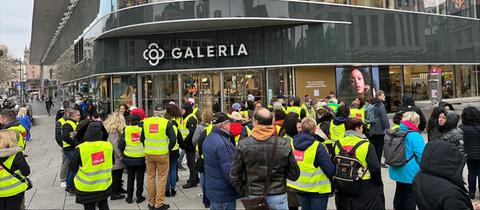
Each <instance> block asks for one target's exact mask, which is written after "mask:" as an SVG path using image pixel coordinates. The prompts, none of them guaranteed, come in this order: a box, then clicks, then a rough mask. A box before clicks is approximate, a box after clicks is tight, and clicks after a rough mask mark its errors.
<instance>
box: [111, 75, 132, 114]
mask: <svg viewBox="0 0 480 210" xmlns="http://www.w3.org/2000/svg"><path fill="white" fill-rule="evenodd" d="M121 104H127V105H128V106H129V107H131V106H137V76H136V75H124V76H115V77H113V109H114V110H116V109H117V108H118V107H119V106H120V105H121Z"/></svg>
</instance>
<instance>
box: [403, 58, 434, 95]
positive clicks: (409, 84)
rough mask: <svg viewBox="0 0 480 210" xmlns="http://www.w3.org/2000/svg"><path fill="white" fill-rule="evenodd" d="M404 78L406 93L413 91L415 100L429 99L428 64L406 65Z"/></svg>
mask: <svg viewBox="0 0 480 210" xmlns="http://www.w3.org/2000/svg"><path fill="white" fill-rule="evenodd" d="M403 80H404V88H405V90H404V91H405V93H411V94H413V95H414V96H415V100H428V66H404V67H403Z"/></svg>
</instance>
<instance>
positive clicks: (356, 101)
mask: <svg viewBox="0 0 480 210" xmlns="http://www.w3.org/2000/svg"><path fill="white" fill-rule="evenodd" d="M350 108H352V109H359V108H360V102H359V101H358V100H355V101H352V104H350Z"/></svg>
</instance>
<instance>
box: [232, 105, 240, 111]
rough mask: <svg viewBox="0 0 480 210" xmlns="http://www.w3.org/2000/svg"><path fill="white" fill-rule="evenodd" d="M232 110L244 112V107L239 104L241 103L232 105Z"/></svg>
mask: <svg viewBox="0 0 480 210" xmlns="http://www.w3.org/2000/svg"><path fill="white" fill-rule="evenodd" d="M232 110H233V111H234V112H239V111H241V110H242V105H241V104H239V103H234V104H232Z"/></svg>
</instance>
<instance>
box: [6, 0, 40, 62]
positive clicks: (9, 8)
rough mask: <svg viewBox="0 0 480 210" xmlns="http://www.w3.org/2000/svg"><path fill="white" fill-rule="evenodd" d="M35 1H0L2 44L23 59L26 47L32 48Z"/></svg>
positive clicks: (15, 55)
mask: <svg viewBox="0 0 480 210" xmlns="http://www.w3.org/2000/svg"><path fill="white" fill-rule="evenodd" d="M32 13H33V0H0V44H5V45H7V46H8V52H9V54H10V55H12V56H13V57H15V58H22V59H23V50H24V49H25V46H27V48H28V47H30V35H31V34H30V33H31V30H32Z"/></svg>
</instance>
